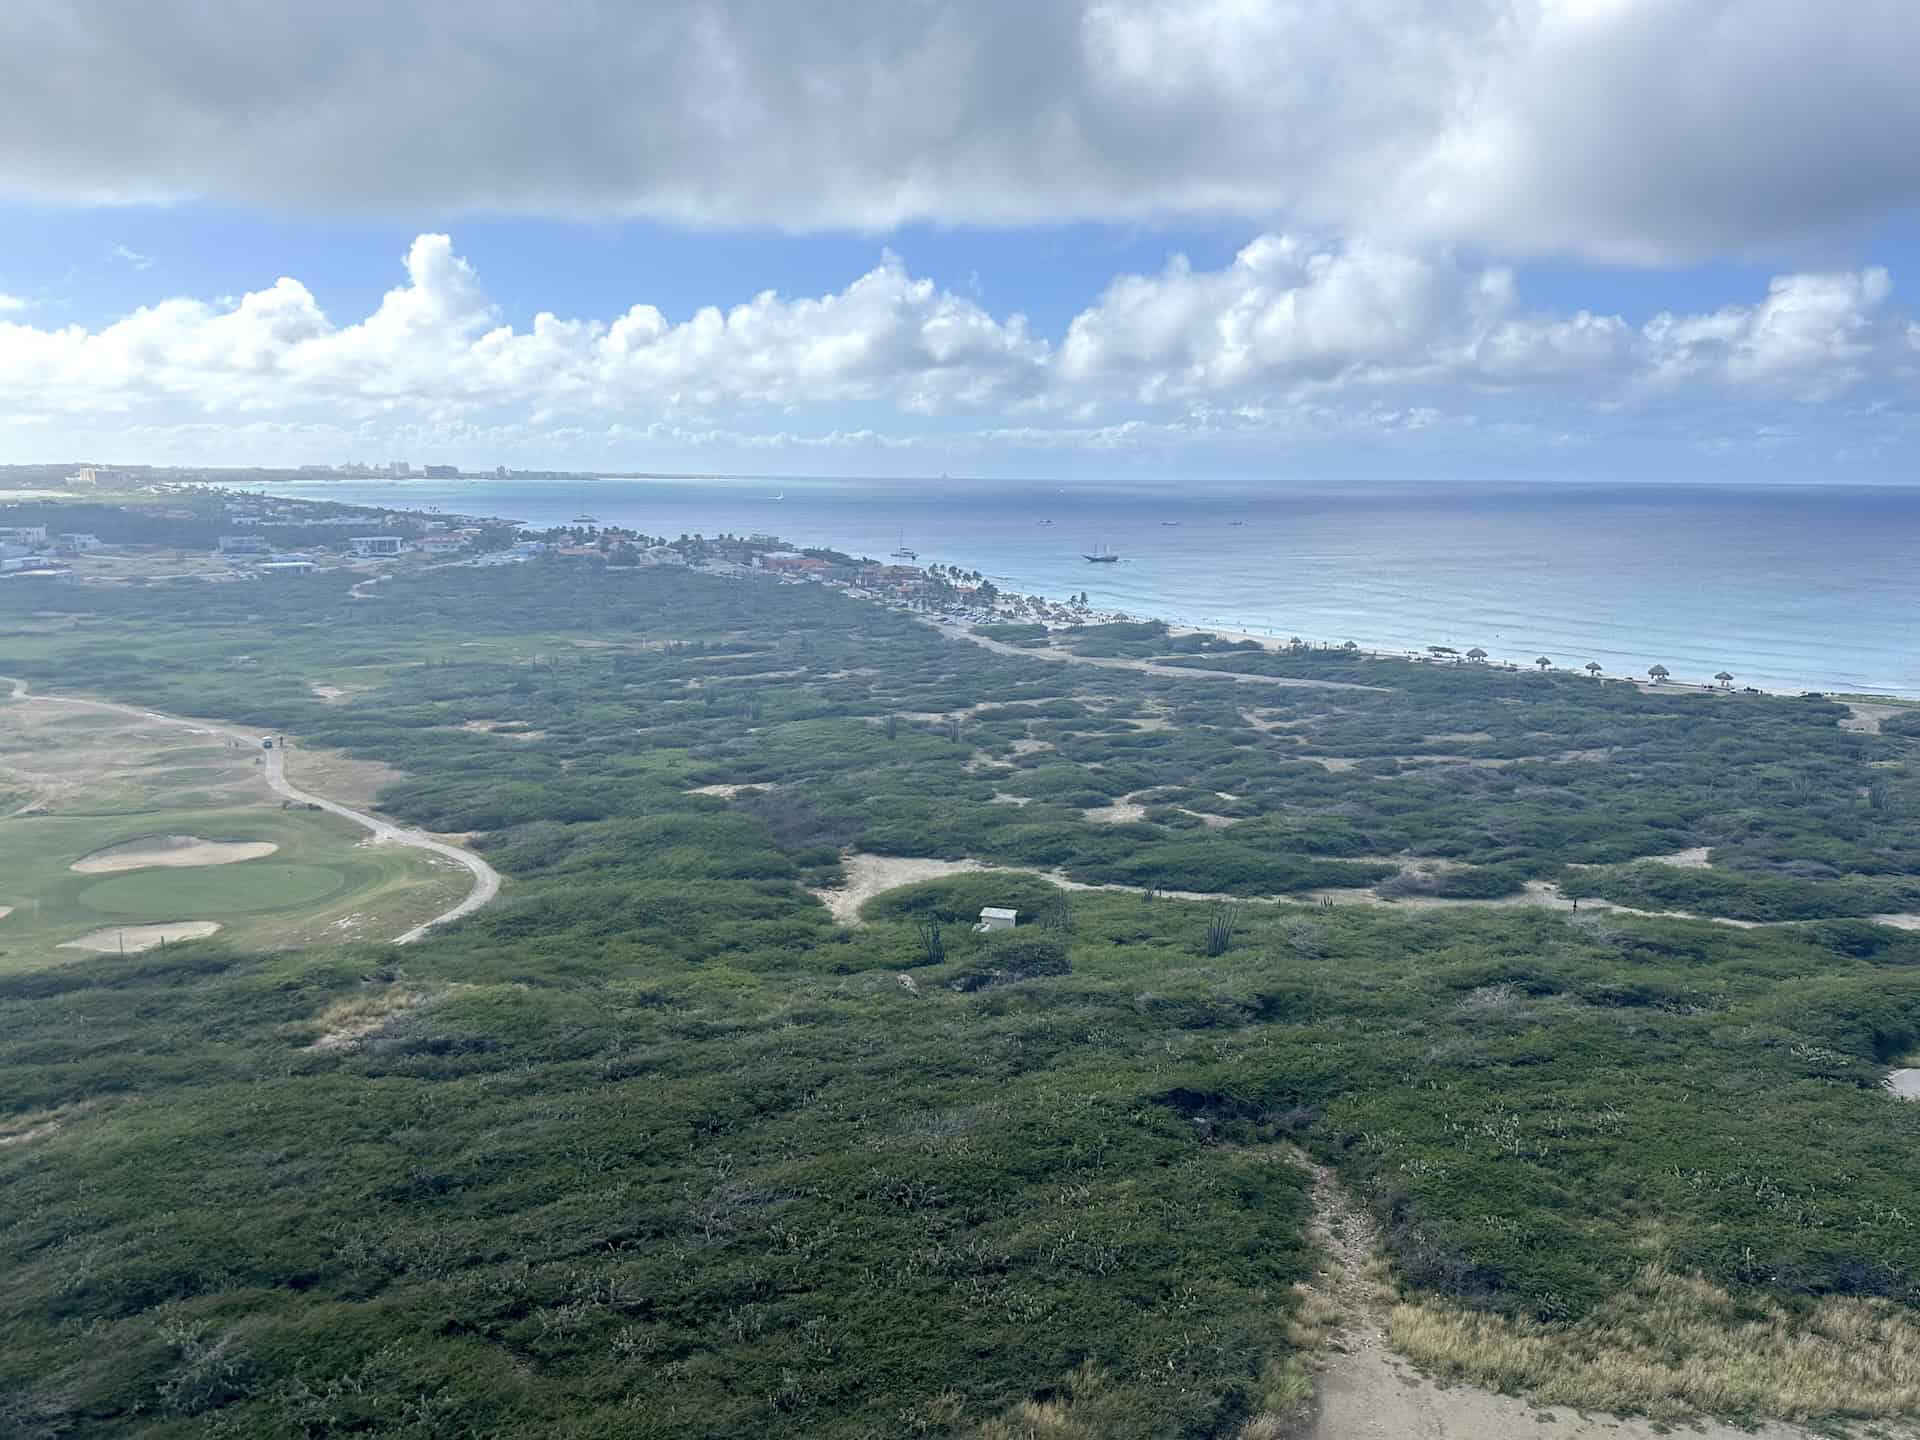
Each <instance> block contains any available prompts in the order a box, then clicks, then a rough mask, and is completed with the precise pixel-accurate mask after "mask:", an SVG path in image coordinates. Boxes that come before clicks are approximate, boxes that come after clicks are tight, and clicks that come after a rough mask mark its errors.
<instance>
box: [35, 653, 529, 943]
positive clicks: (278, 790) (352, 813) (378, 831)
mask: <svg viewBox="0 0 1920 1440" xmlns="http://www.w3.org/2000/svg"><path fill="white" fill-rule="evenodd" d="M0 679H6V680H8V682H9V683H10V684H11V685H12V687H13V698H14V699H15V700H18V701H25V702H27V703H31V704H36V705H67V706H72V707H74V708H77V709H82V710H101V711H105V712H107V713H108V714H112V715H125V716H128V717H130V718H132V719H135V720H151V721H158V722H159V723H160V724H162V725H175V726H178V727H180V728H181V729H183V730H188V731H191V732H192V733H194V734H196V735H218V736H220V737H222V738H223V739H228V740H239V741H241V742H242V743H244V744H245V745H247V746H248V747H249V748H251V747H253V746H256V745H258V744H259V743H260V736H259V734H258V732H255V731H246V730H236V729H234V728H232V727H231V726H226V725H219V724H215V723H214V722H212V721H208V720H183V719H181V718H180V717H179V716H177V715H162V714H160V713H159V712H158V711H156V710H143V709H141V708H139V707H138V706H134V705H117V704H115V703H114V702H112V701H110V700H80V699H76V698H74V697H71V696H66V695H30V694H28V691H27V683H26V681H24V680H17V679H13V678H12V677H10V676H0ZM261 755H262V758H263V759H264V760H265V761H266V767H265V768H266V778H267V786H268V788H269V789H271V790H272V791H273V793H274V794H276V795H279V796H281V797H283V798H285V799H288V800H291V801H293V802H295V803H296V804H300V805H316V806H318V807H319V808H320V809H322V810H325V811H326V812H327V813H328V814H330V815H338V816H339V817H340V818H341V819H343V820H351V821H352V822H353V823H354V824H356V825H359V826H362V827H363V828H365V829H367V830H370V831H372V832H373V837H374V839H375V840H377V841H385V842H391V843H393V844H396V845H407V846H411V847H413V848H414V849H416V850H425V851H428V852H429V853H431V854H434V855H438V856H440V857H441V858H442V859H446V860H451V861H453V863H454V864H456V865H459V866H461V867H462V868H463V869H465V870H466V871H468V872H469V873H470V874H471V875H472V876H473V889H472V890H471V891H470V892H469V893H468V895H467V898H466V899H464V900H462V901H461V902H460V903H459V904H458V905H456V906H454V907H453V908H452V909H451V910H448V911H445V912H443V913H442V914H439V915H436V916H434V917H433V918H432V919H431V920H428V921H427V922H425V923H424V924H421V925H416V926H414V927H413V929H411V930H409V931H407V932H406V934H404V935H396V936H394V938H393V943H394V944H395V945H411V944H412V943H413V942H414V941H416V940H419V939H421V938H422V937H424V936H425V935H426V933H427V932H428V931H429V930H431V929H433V928H434V926H436V925H444V924H446V923H447V922H448V921H450V920H458V919H459V918H460V917H461V916H463V915H471V914H472V913H473V912H474V911H476V910H478V909H479V908H480V907H481V906H482V905H485V904H486V903H487V902H488V901H490V900H492V899H493V897H494V896H496V895H498V894H499V893H500V872H499V871H497V870H495V869H494V868H493V866H491V865H489V864H488V863H487V862H486V861H485V860H482V859H481V858H480V857H479V856H478V855H476V854H474V853H473V852H472V851H471V850H463V849H461V848H460V847H459V846H458V845H449V844H447V843H446V842H445V841H444V840H435V839H434V838H433V837H432V836H430V835H426V834H422V833H421V832H420V831H418V830H409V829H406V828H405V827H403V826H399V825H395V824H394V823H393V822H392V821H391V820H383V819H381V818H380V817H379V816H378V815H369V814H368V813H367V812H366V811H364V810H354V809H351V808H350V807H348V806H345V805H342V804H340V803H339V802H338V801H336V800H329V799H327V798H326V797H325V796H324V795H314V794H310V793H308V792H307V791H305V790H302V789H301V788H300V787H299V786H297V785H295V784H293V782H292V781H290V780H288V779H287V775H286V765H287V753H286V750H285V749H284V748H283V747H281V746H278V745H276V746H275V747H274V748H273V749H271V750H263V751H262V752H261Z"/></svg>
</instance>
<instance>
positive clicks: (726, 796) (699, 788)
mask: <svg viewBox="0 0 1920 1440" xmlns="http://www.w3.org/2000/svg"><path fill="white" fill-rule="evenodd" d="M767 788H768V787H767V786H765V785H696V786H694V787H693V788H692V789H691V790H689V791H687V794H689V795H718V796H719V797H720V798H721V799H723V800H731V799H732V798H733V797H734V796H736V795H738V794H739V793H740V792H741V791H742V790H765V789H767Z"/></svg>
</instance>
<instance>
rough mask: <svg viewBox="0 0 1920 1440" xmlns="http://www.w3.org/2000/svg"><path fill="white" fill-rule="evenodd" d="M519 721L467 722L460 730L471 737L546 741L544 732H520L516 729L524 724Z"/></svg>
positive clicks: (462, 724) (462, 723) (463, 723)
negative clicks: (494, 736) (486, 736)
mask: <svg viewBox="0 0 1920 1440" xmlns="http://www.w3.org/2000/svg"><path fill="white" fill-rule="evenodd" d="M523 723H524V722H522V721H519V720H466V721H462V722H461V725H460V728H461V729H462V730H465V731H466V732H467V733H468V734H469V735H498V736H499V737H500V738H501V739H502V740H544V739H546V738H547V732H546V731H544V730H520V729H516V728H514V727H516V726H518V725H521V724H523Z"/></svg>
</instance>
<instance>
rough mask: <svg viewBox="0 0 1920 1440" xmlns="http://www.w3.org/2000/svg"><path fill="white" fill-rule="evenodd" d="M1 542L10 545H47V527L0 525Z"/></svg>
mask: <svg viewBox="0 0 1920 1440" xmlns="http://www.w3.org/2000/svg"><path fill="white" fill-rule="evenodd" d="M0 541H5V542H6V543H8V544H10V545H44V544H46V543H47V527H46V526H44V525H0Z"/></svg>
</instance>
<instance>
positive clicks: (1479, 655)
mask: <svg viewBox="0 0 1920 1440" xmlns="http://www.w3.org/2000/svg"><path fill="white" fill-rule="evenodd" d="M1486 658H1487V652H1486V651H1484V650H1482V649H1481V648H1480V647H1479V646H1478V645H1476V646H1474V647H1473V648H1472V649H1471V650H1469V651H1467V659H1469V660H1472V661H1474V662H1475V663H1476V664H1477V663H1478V662H1480V661H1482V660H1484V659H1486Z"/></svg>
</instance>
